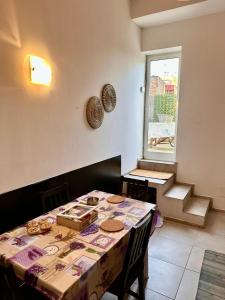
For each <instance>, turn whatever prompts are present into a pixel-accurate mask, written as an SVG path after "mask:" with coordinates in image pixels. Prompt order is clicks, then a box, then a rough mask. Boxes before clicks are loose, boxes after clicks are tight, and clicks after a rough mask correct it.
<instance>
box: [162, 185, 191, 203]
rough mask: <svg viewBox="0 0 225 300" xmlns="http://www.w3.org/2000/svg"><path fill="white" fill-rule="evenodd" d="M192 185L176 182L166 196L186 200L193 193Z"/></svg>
mask: <svg viewBox="0 0 225 300" xmlns="http://www.w3.org/2000/svg"><path fill="white" fill-rule="evenodd" d="M191 190H192V186H190V185H183V184H174V185H173V186H172V187H171V188H170V189H169V190H168V191H167V193H166V194H165V196H166V197H169V198H174V199H178V200H184V199H186V198H187V197H188V195H189V194H190V193H191Z"/></svg>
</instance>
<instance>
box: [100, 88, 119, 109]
mask: <svg viewBox="0 0 225 300" xmlns="http://www.w3.org/2000/svg"><path fill="white" fill-rule="evenodd" d="M102 103H103V106H104V109H105V111H107V112H111V111H113V110H114V108H115V107H116V91H115V89H114V87H113V86H112V85H111V84H105V85H104V86H103V89H102Z"/></svg>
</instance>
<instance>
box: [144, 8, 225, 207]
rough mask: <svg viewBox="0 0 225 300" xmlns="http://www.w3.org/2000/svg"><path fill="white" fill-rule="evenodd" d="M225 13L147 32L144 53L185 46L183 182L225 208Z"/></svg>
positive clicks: (180, 143)
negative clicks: (191, 184)
mask: <svg viewBox="0 0 225 300" xmlns="http://www.w3.org/2000/svg"><path fill="white" fill-rule="evenodd" d="M224 28H225V14H224V13H222V14H216V15H211V16H207V17H201V18H198V19H193V20H188V21H183V22H179V23H173V24H170V25H165V26H160V27H152V28H146V29H144V30H143V35H142V37H143V45H142V50H144V51H147V50H154V49H162V48H168V47H174V46H182V47H183V50H182V66H181V85H180V103H179V123H178V144H177V161H178V180H179V181H181V182H187V183H194V184H196V193H197V194H200V195H205V196H206V195H209V196H212V197H213V198H214V207H215V208H218V209H225V92H224V86H225V83H224V82H225V38H224Z"/></svg>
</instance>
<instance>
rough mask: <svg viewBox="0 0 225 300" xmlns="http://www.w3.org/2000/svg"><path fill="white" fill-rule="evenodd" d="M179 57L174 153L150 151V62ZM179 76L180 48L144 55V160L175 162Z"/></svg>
mask: <svg viewBox="0 0 225 300" xmlns="http://www.w3.org/2000/svg"><path fill="white" fill-rule="evenodd" d="M172 58H179V65H178V84H177V110H176V119H175V144H174V153H163V152H151V151H148V150H147V149H148V126H149V121H148V120H149V108H150V101H151V100H150V95H149V89H150V72H151V68H150V65H151V62H152V61H156V60H163V59H172ZM180 77H181V50H179V51H172V52H168V53H163V52H161V53H158V54H152V55H151V54H149V55H146V80H145V102H144V134H143V159H146V160H156V161H167V162H176V155H177V149H176V148H177V147H176V146H177V128H178V113H179V111H178V108H179V105H178V104H179V102H180V101H179V98H180Z"/></svg>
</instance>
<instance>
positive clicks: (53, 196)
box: [41, 183, 70, 213]
mask: <svg viewBox="0 0 225 300" xmlns="http://www.w3.org/2000/svg"><path fill="white" fill-rule="evenodd" d="M69 201H70V196H69V189H68V184H67V183H64V184H62V185H60V186H57V187H54V188H51V189H49V190H46V191H43V192H41V206H42V213H46V212H49V211H51V210H53V209H54V208H56V207H58V206H61V205H63V204H66V203H68V202H69Z"/></svg>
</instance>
